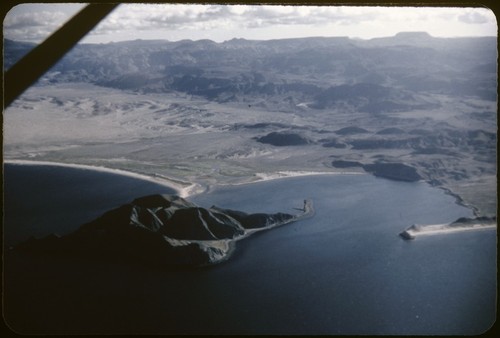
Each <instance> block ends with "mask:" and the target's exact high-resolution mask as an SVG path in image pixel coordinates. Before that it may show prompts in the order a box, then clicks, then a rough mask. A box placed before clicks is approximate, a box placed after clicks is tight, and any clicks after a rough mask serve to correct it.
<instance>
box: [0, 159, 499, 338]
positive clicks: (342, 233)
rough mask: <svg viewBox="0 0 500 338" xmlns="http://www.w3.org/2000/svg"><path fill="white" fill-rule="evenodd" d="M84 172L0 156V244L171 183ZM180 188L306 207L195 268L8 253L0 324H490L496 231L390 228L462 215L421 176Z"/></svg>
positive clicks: (221, 330) (280, 329)
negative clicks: (309, 208) (306, 211)
mask: <svg viewBox="0 0 500 338" xmlns="http://www.w3.org/2000/svg"><path fill="white" fill-rule="evenodd" d="M89 169H90V168H87V169H85V170H84V169H81V168H80V169H78V168H69V167H62V166H49V165H26V164H25V165H19V164H5V165H4V174H5V175H4V176H5V189H4V194H5V195H4V199H5V225H4V248H6V250H7V249H8V247H9V246H12V245H15V244H16V243H18V242H19V241H23V240H26V239H27V238H29V237H30V236H35V237H41V236H46V235H48V234H50V233H52V232H56V233H58V234H61V235H63V234H67V233H69V232H72V231H74V230H75V229H76V228H78V226H79V225H81V224H82V223H84V222H88V221H90V220H92V219H94V218H96V217H97V216H99V215H100V214H102V213H103V212H105V211H107V210H109V209H111V208H115V207H117V206H119V205H122V204H124V203H128V202H130V201H131V200H133V199H134V198H137V197H140V196H144V195H148V194H180V192H181V190H180V189H175V187H169V186H167V185H166V184H159V182H154V181H148V180H144V179H141V178H140V177H131V176H124V175H122V173H119V172H116V173H112V172H104V171H95V170H89ZM186 198H187V199H189V200H190V201H192V202H194V203H196V204H198V205H200V206H203V207H207V208H208V207H210V206H212V205H216V206H218V207H222V208H230V209H235V210H242V211H244V212H249V213H254V212H255V213H256V212H263V213H273V212H292V211H293V209H294V208H300V207H302V205H303V201H304V200H306V199H311V200H312V201H314V207H315V211H316V213H315V215H314V216H313V217H311V218H307V219H303V220H300V221H298V222H295V223H292V224H288V225H285V226H282V227H278V228H276V229H273V230H271V231H269V232H267V231H266V232H263V233H259V234H256V235H255V236H253V237H252V238H249V239H245V240H242V241H240V242H239V243H238V247H237V248H236V250H235V253H234V255H233V257H231V258H230V259H229V260H228V261H226V262H224V263H222V264H220V265H216V266H213V267H210V268H202V269H168V268H167V269H150V268H148V267H143V266H133V265H128V264H122V263H110V262H100V261H91V260H82V259H78V260H72V259H71V257H51V256H43V257H41V256H40V257H33V256H30V255H27V254H22V255H21V254H18V253H15V252H12V251H9V250H7V251H5V252H4V257H5V277H4V279H5V318H6V320H7V323H8V324H9V325H10V326H11V328H12V329H14V330H15V331H17V332H19V333H43V334H69V333H80V334H95V333H101V334H104V333H111V334H113V333H114V334H116V333H137V334H141V333H142V334H148V333H149V334H479V333H482V332H484V331H486V330H487V329H489V327H490V326H491V325H492V323H493V322H494V319H495V315H496V313H495V311H496V309H495V299H496V232H495V229H487V230H484V231H478V232H475V231H470V232H461V233H453V234H447V235H436V236H425V238H422V239H420V238H419V239H418V240H417V241H412V242H407V241H404V240H401V238H399V236H398V233H399V232H400V231H401V229H403V228H405V227H407V226H409V225H411V224H413V223H418V224H437V223H446V222H451V221H454V220H455V219H457V218H458V217H472V216H473V213H472V211H471V210H470V209H468V208H465V207H463V206H461V205H459V204H457V203H456V201H455V199H454V197H452V196H450V195H447V194H446V193H445V192H444V191H443V190H440V189H435V188H432V187H430V186H429V185H428V184H426V183H424V182H411V183H409V182H397V181H390V180H387V179H383V178H377V177H373V176H371V175H304V176H298V177H285V178H280V179H272V180H266V181H261V182H256V183H250V184H242V185H237V186H214V187H213V188H211V189H210V190H209V191H205V192H203V193H199V194H193V195H189V196H187V197H186ZM465 319H466V320H465Z"/></svg>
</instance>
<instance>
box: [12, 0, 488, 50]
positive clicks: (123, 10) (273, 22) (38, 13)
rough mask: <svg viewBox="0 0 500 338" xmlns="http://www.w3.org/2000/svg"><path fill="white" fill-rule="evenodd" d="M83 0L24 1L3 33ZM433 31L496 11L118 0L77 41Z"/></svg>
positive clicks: (484, 25)
mask: <svg viewBox="0 0 500 338" xmlns="http://www.w3.org/2000/svg"><path fill="white" fill-rule="evenodd" d="M84 6H85V4H21V5H18V6H16V7H14V8H12V9H11V11H9V12H8V13H7V15H6V17H5V20H4V24H3V31H4V38H7V39H10V40H16V41H23V42H34V43H40V42H41V41H43V40H44V39H46V38H47V37H48V36H49V35H50V34H52V32H54V31H55V30H57V29H58V28H59V27H60V26H61V25H63V24H64V22H66V21H67V20H68V19H69V18H71V17H72V16H73V15H74V14H76V13H77V12H78V11H80V10H81V9H82V8H83V7H84ZM415 31H425V32H427V33H428V34H429V35H431V36H432V37H436V38H441V37H446V38H455V37H474V36H495V37H496V36H497V31H498V26H497V21H496V17H495V14H494V13H493V12H492V11H491V10H490V9H488V8H482V7H446V8H445V7H403V6H399V7H381V6H371V7H370V6H357V7H356V6H335V5H332V6H310V5H304V6H285V5H200V4H190V5H187V4H169V5H167V4H120V5H119V6H118V7H117V8H116V9H115V10H114V11H113V12H112V13H111V14H110V15H109V16H108V17H106V18H105V19H104V20H103V21H101V22H100V23H99V24H98V26H97V27H96V28H95V29H93V30H92V31H91V32H90V33H89V34H88V35H87V36H85V37H84V38H83V39H82V41H81V43H94V44H98V43H108V42H121V41H133V40H138V39H140V40H166V41H181V40H192V41H198V40H206V39H208V40H211V41H214V42H217V43H220V42H224V41H230V40H232V39H245V40H258V41H263V40H278V39H291V38H306V37H348V38H350V39H361V40H370V39H374V38H384V37H391V36H395V35H396V34H397V33H398V32H415Z"/></svg>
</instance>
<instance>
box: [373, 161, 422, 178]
mask: <svg viewBox="0 0 500 338" xmlns="http://www.w3.org/2000/svg"><path fill="white" fill-rule="evenodd" d="M363 168H364V169H365V170H366V171H368V172H371V173H373V175H375V176H379V177H384V178H389V179H392V180H397V181H409V182H414V181H419V180H421V179H422V177H421V176H420V175H419V174H418V172H417V170H416V169H415V168H413V167H410V166H408V165H406V164H403V163H373V164H365V165H364V166H363Z"/></svg>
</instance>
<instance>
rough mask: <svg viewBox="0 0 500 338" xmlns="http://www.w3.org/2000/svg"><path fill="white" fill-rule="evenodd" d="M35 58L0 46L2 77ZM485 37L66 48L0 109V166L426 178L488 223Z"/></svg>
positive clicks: (492, 122) (492, 72)
mask: <svg viewBox="0 0 500 338" xmlns="http://www.w3.org/2000/svg"><path fill="white" fill-rule="evenodd" d="M30 48H32V46H31V45H29V44H24V43H19V42H15V41H6V43H5V67H6V68H8V67H9V66H10V65H11V64H12V63H14V62H15V60H16V59H18V58H19V57H20V56H21V55H22V54H23V53H25V52H26V51H27V50H29V49H30ZM496 92H497V52H496V38H494V37H484V38H455V39H451V38H450V39H444V38H434V37H431V36H429V35H428V34H426V33H401V34H398V35H396V36H394V37H388V38H378V39H371V40H353V39H348V38H305V39H287V40H272V41H249V40H242V39H240V40H237V39H235V40H230V41H226V42H223V43H215V42H212V41H209V40H200V41H190V40H184V41H178V42H168V41H141V40H136V41H130V42H121V43H109V44H101V45H89V44H84V45H78V46H77V47H75V48H74V49H73V50H72V51H71V52H70V53H68V54H67V55H66V56H65V57H64V58H63V59H62V60H61V61H60V62H59V63H58V64H57V65H56V66H55V67H54V68H52V69H51V70H50V71H49V72H48V73H47V74H46V75H45V76H44V77H43V78H42V79H41V80H40V81H39V82H38V83H37V85H35V86H33V87H32V88H30V89H29V90H28V91H26V92H25V93H24V94H23V95H22V96H21V97H20V98H18V99H17V100H16V101H15V102H14V103H13V104H12V105H11V106H10V107H8V108H7V109H6V110H5V111H4V148H3V151H4V159H7V160H13V159H17V160H37V161H55V162H63V163H78V164H90V165H98V166H106V167H110V168H118V169H124V170H130V171H134V172H138V173H144V174H148V175H155V176H159V177H166V178H169V179H173V180H176V181H180V182H186V184H187V183H188V182H197V183H200V184H201V185H205V186H206V185H211V184H229V183H241V182H248V181H254V180H257V179H259V177H262V175H263V174H264V175H271V174H277V173H280V172H287V171H302V172H304V171H310V172H359V173H364V172H368V173H372V174H375V175H377V176H381V177H385V178H388V179H397V180H405V181H416V180H420V179H422V180H425V181H427V182H429V183H430V184H432V185H434V186H436V187H439V188H443V189H445V190H447V191H449V192H450V193H451V194H453V195H455V196H457V198H458V199H459V201H461V202H462V203H464V204H466V205H468V206H470V207H472V208H473V209H474V211H475V212H476V214H477V215H488V216H491V215H496V202H497V197H496V144H497V94H496Z"/></svg>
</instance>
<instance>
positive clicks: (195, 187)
mask: <svg viewBox="0 0 500 338" xmlns="http://www.w3.org/2000/svg"><path fill="white" fill-rule="evenodd" d="M3 163H4V164H14V165H45V166H57V167H66V168H74V169H83V170H94V171H99V172H106V173H111V174H117V175H122V176H127V177H132V178H137V179H140V180H143V181H148V182H153V183H156V184H159V185H162V186H164V187H167V188H170V189H174V190H175V191H176V193H178V195H179V196H180V197H183V198H185V197H188V196H190V195H191V194H193V192H196V191H199V190H202V189H201V187H200V186H199V184H196V183H189V184H190V185H189V186H187V187H186V186H182V185H181V184H179V183H175V182H174V180H173V179H172V180H170V179H169V178H168V177H165V176H160V175H156V176H149V175H146V174H139V173H136V172H133V171H127V170H122V169H113V168H108V167H104V166H97V165H87V164H76V163H62V162H50V161H31V160H4V161H3Z"/></svg>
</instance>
